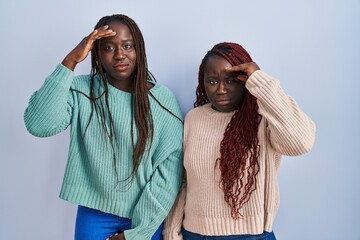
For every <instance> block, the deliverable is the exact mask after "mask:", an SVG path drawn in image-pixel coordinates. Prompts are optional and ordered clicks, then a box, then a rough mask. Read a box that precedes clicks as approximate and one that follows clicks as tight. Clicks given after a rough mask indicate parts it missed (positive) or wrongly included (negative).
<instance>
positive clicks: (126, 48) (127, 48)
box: [123, 43, 133, 50]
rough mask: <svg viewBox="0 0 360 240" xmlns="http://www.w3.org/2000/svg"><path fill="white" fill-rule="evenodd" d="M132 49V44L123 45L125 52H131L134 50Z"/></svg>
mask: <svg viewBox="0 0 360 240" xmlns="http://www.w3.org/2000/svg"><path fill="white" fill-rule="evenodd" d="M132 48H133V46H132V44H130V43H126V44H124V45H123V49H124V50H130V49H132Z"/></svg>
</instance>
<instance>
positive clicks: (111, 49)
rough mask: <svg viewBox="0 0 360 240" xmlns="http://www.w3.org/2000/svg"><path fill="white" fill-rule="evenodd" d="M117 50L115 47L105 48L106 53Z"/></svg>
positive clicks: (107, 46)
mask: <svg viewBox="0 0 360 240" xmlns="http://www.w3.org/2000/svg"><path fill="white" fill-rule="evenodd" d="M114 49H115V48H114V47H113V46H111V45H106V46H105V51H108V52H110V51H113V50H114Z"/></svg>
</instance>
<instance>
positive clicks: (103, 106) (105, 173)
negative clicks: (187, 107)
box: [24, 15, 183, 240]
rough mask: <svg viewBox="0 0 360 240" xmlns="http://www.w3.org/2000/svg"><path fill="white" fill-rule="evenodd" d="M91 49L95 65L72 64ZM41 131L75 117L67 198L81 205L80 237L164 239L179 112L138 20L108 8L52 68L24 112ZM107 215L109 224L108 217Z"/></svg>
mask: <svg viewBox="0 0 360 240" xmlns="http://www.w3.org/2000/svg"><path fill="white" fill-rule="evenodd" d="M90 52H91V66H92V69H91V74H90V75H81V76H76V77H75V76H74V72H73V70H74V69H75V67H76V65H77V64H78V63H80V62H82V61H83V60H84V59H85V58H86V57H87V56H88V54H89V53H90ZM24 119H25V125H26V127H27V129H28V131H29V132H30V133H31V134H33V135H35V136H38V137H49V136H53V135H55V134H58V133H60V132H62V131H64V130H65V129H67V127H68V126H69V125H71V130H70V147H69V153H68V162H67V166H66V170H65V174H64V179H63V184H62V188H61V192H60V198H62V199H64V200H66V201H69V202H72V203H74V204H77V205H79V208H78V214H77V220H76V227H75V239H76V240H82V239H84V240H85V239H86V240H103V239H106V238H107V237H109V236H110V235H112V234H114V233H118V232H120V233H121V234H120V236H121V239H127V240H135V239H139V240H144V239H161V231H162V222H163V220H164V219H165V217H166V216H167V214H168V212H169V211H170V209H171V207H172V205H173V203H174V201H175V198H176V196H177V194H178V190H179V187H180V183H181V179H182V136H183V122H182V114H181V111H180V108H179V105H178V102H177V100H176V98H175V96H174V94H173V93H172V92H171V91H170V90H169V89H168V88H166V87H164V86H161V85H159V84H158V83H156V82H155V81H154V78H153V76H152V75H151V73H150V72H149V71H148V67H147V61H146V54H145V45H144V40H143V37H142V34H141V31H140V29H139V28H138V26H137V25H136V23H135V22H134V21H133V20H132V19H130V18H129V17H127V16H125V15H112V16H106V17H103V18H101V19H100V20H99V22H98V23H97V25H96V26H95V30H94V31H93V32H92V33H91V34H89V35H88V36H87V37H85V38H84V39H83V40H82V41H81V42H80V43H79V44H78V45H77V46H76V47H75V48H74V49H73V50H72V51H71V52H70V53H69V54H68V55H67V56H66V57H65V58H64V60H63V62H62V63H61V64H59V65H58V66H57V67H56V68H55V70H54V72H53V73H51V74H50V76H48V77H47V79H46V80H45V83H44V84H43V85H42V87H41V88H40V89H39V90H38V91H36V92H35V93H34V94H33V96H32V97H31V99H30V101H29V106H28V107H27V109H26V111H25V115H24ZM104 221H106V224H104Z"/></svg>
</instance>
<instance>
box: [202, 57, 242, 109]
mask: <svg viewBox="0 0 360 240" xmlns="http://www.w3.org/2000/svg"><path fill="white" fill-rule="evenodd" d="M226 67H231V64H230V63H229V62H228V61H226V60H225V59H224V58H222V57H220V56H212V57H210V58H209V59H208V61H207V63H206V65H205V71H204V87H205V92H206V96H207V97H208V99H209V101H210V102H211V104H212V107H213V108H214V109H215V110H217V111H220V112H231V111H233V110H235V109H237V108H238V107H239V106H240V104H241V103H242V99H243V95H244V91H245V83H244V82H242V81H240V80H238V79H237V78H236V75H235V74H234V73H228V72H226V71H225V68H226Z"/></svg>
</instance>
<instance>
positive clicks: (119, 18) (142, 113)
mask: <svg viewBox="0 0 360 240" xmlns="http://www.w3.org/2000/svg"><path fill="white" fill-rule="evenodd" d="M111 22H119V23H122V24H125V25H126V26H127V27H128V28H129V29H130V32H131V35H132V37H133V40H134V48H135V50H136V68H135V71H134V73H133V81H132V86H131V92H132V94H131V109H132V121H131V139H132V147H133V151H132V153H133V156H132V158H133V169H132V172H131V176H129V177H128V179H131V180H133V178H134V177H135V175H136V172H137V170H138V168H139V165H140V162H141V158H142V156H143V155H144V152H145V149H146V146H148V145H150V144H151V142H152V139H153V118H152V114H151V109H150V101H149V97H148V94H149V93H150V91H149V89H148V87H147V82H148V80H149V81H152V82H156V80H155V78H154V77H153V75H152V74H151V72H150V71H149V70H148V66H147V59H146V53H145V43H144V39H143V36H142V33H141V31H140V29H139V27H138V26H137V24H136V23H135V21H134V20H132V19H131V18H129V17H128V16H126V15H122V14H114V15H111V16H105V17H102V18H101V19H100V20H99V21H98V23H97V24H96V25H95V27H94V29H98V28H100V27H102V26H105V25H107V24H109V23H111ZM100 41H101V40H96V41H95V42H94V47H93V49H92V51H91V73H90V97H89V99H90V100H91V102H92V113H91V115H90V118H89V122H88V125H87V127H86V129H85V133H86V130H87V129H88V127H89V124H90V122H91V119H92V117H93V115H94V111H95V112H96V117H97V118H98V119H99V121H100V122H101V125H102V129H103V130H104V134H105V138H107V139H108V140H109V142H110V144H111V147H112V150H113V159H114V166H115V171H116V173H118V172H117V168H116V156H115V146H116V145H117V144H118V141H117V137H116V134H115V127H114V121H113V117H112V114H111V112H110V107H109V102H108V95H109V91H108V84H107V82H108V81H107V78H106V70H105V69H104V68H103V66H102V62H101V58H100V57H99V56H100ZM96 75H100V77H101V81H102V83H103V84H102V85H103V86H104V92H103V93H99V94H97V96H98V97H96V94H95V91H96V90H95V89H94V81H95V76H96ZM150 94H151V93H150ZM99 95H100V96H99ZM103 95H104V96H105V103H103V100H102V99H101V97H102V96H103ZM99 116H100V118H99ZM106 116H107V117H108V120H106ZM106 121H109V122H108V124H109V130H107V128H106ZM133 123H135V126H136V129H137V141H136V143H135V142H134V129H133V125H134V124H133ZM85 133H84V135H85ZM117 175H118V174H117Z"/></svg>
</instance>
